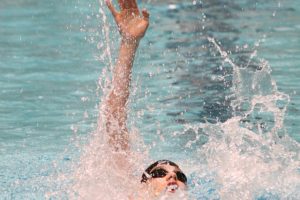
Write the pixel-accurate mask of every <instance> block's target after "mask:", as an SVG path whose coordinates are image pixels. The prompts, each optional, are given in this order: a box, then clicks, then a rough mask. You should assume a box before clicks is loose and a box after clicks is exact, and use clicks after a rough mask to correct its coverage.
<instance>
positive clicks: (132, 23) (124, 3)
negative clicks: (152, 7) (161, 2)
mask: <svg viewBox="0 0 300 200" xmlns="http://www.w3.org/2000/svg"><path fill="white" fill-rule="evenodd" d="M118 3H119V6H120V11H119V12H118V11H117V10H116V9H115V8H114V6H113V5H112V3H111V0H106V4H107V6H108V8H109V10H110V11H111V13H112V15H113V16H114V19H115V21H116V23H117V25H118V29H119V32H120V34H121V36H122V40H123V41H124V42H130V43H137V42H139V41H140V39H141V38H142V37H144V35H145V33H146V31H147V28H148V26H149V13H148V11H147V10H145V9H143V10H142V13H140V11H139V8H138V6H137V3H136V0H118ZM141 14H142V15H141Z"/></svg>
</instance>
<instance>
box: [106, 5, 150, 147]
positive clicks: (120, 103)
mask: <svg viewBox="0 0 300 200" xmlns="http://www.w3.org/2000/svg"><path fill="white" fill-rule="evenodd" d="M118 3H119V7H120V11H117V10H116V9H115V8H114V6H113V4H112V3H111V0H106V4H107V6H108V8H109V10H110V11H111V13H112V15H113V16H114V19H115V21H116V24H117V26H118V30H119V32H120V34H121V45H120V50H119V56H118V59H117V62H116V64H115V67H114V69H113V79H112V90H111V91H110V93H109V94H108V96H107V99H106V116H107V122H106V123H107V131H108V134H109V143H110V144H111V145H112V147H113V148H114V149H115V150H125V151H127V150H128V149H129V144H128V131H127V127H126V119H127V106H126V105H127V101H128V97H129V89H130V88H129V87H130V80H131V69H132V65H133V61H134V56H135V52H136V50H137V48H138V45H139V41H140V40H141V39H142V38H143V36H144V35H145V33H146V30H147V28H148V25H149V13H148V12H147V11H146V10H142V12H141V13H140V11H139V9H138V6H137V3H136V0H118Z"/></svg>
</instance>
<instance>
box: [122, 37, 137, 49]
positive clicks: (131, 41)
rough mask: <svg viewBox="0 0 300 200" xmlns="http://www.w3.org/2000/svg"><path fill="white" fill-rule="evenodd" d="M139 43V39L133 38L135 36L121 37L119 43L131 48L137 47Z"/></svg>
mask: <svg viewBox="0 0 300 200" xmlns="http://www.w3.org/2000/svg"><path fill="white" fill-rule="evenodd" d="M139 43H140V39H135V38H122V40H121V44H123V45H125V46H127V47H132V48H137V47H138V46H139Z"/></svg>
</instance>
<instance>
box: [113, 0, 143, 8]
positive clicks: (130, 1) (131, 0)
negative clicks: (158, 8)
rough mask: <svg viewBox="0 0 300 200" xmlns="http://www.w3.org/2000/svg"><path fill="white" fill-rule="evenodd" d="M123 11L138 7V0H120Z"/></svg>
mask: <svg viewBox="0 0 300 200" xmlns="http://www.w3.org/2000/svg"><path fill="white" fill-rule="evenodd" d="M118 3H119V6H120V9H121V11H122V10H125V9H137V8H138V6H137V3H136V0H118Z"/></svg>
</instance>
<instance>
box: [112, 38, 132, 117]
mask: <svg viewBox="0 0 300 200" xmlns="http://www.w3.org/2000/svg"><path fill="white" fill-rule="evenodd" d="M137 47H138V42H126V41H122V42H121V46H120V51H119V56H118V59H117V62H116V66H115V67H114V70H113V80H112V92H111V93H110V95H109V102H110V104H111V105H112V106H113V111H114V113H115V114H118V115H122V113H119V112H120V111H121V110H122V109H126V103H127V100H128V97H129V87H130V80H131V69H132V66H133V62H134V57H135V52H136V50H137ZM123 115H124V114H123ZM118 118H119V116H118Z"/></svg>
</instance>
